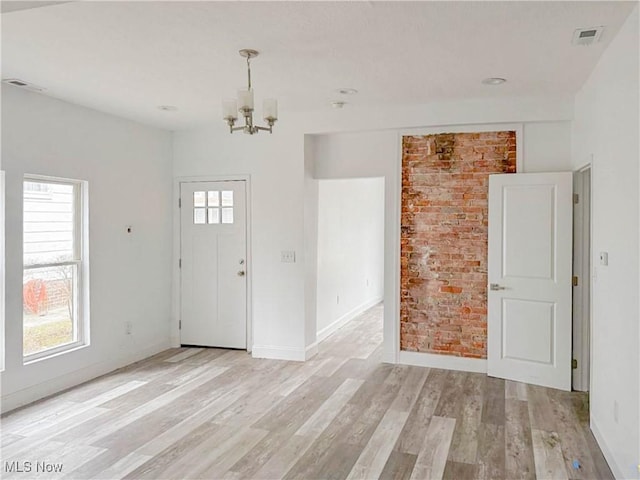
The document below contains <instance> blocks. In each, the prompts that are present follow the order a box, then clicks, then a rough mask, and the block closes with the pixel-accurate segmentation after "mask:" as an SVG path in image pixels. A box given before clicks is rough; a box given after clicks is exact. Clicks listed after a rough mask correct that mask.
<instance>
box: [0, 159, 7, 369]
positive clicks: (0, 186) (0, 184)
mask: <svg viewBox="0 0 640 480" xmlns="http://www.w3.org/2000/svg"><path fill="white" fill-rule="evenodd" d="M0 205H1V206H2V208H0V372H3V371H4V363H5V355H6V348H5V343H4V339H5V337H4V325H5V324H4V315H5V311H4V304H5V297H4V295H5V288H4V285H5V283H4V282H5V263H4V210H5V190H4V170H0Z"/></svg>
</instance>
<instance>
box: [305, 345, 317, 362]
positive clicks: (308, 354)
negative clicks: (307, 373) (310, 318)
mask: <svg viewBox="0 0 640 480" xmlns="http://www.w3.org/2000/svg"><path fill="white" fill-rule="evenodd" d="M317 354H318V342H313V343H312V344H311V345H309V346H307V348H305V350H304V359H305V360H309V359H310V358H312V357H314V356H316V355H317Z"/></svg>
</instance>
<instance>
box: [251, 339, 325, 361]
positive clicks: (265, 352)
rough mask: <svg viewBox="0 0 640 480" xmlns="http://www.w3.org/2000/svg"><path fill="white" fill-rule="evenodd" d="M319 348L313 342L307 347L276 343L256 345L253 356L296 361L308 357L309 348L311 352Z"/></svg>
mask: <svg viewBox="0 0 640 480" xmlns="http://www.w3.org/2000/svg"><path fill="white" fill-rule="evenodd" d="M314 345H315V348H316V349H317V344H316V343H313V344H311V345H309V346H308V347H307V348H296V347H279V346H276V345H254V346H253V350H252V352H251V355H252V356H253V358H268V359H271V360H290V361H294V362H304V361H305V360H306V359H307V358H306V357H307V350H309V353H312V352H313V349H314Z"/></svg>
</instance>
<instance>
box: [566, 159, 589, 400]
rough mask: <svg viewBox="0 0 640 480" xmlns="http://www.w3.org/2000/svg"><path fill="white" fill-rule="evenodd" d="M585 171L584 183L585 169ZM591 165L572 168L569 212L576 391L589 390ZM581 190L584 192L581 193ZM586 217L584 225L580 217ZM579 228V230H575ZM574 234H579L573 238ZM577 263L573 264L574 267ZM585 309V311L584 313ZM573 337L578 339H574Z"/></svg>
mask: <svg viewBox="0 0 640 480" xmlns="http://www.w3.org/2000/svg"><path fill="white" fill-rule="evenodd" d="M586 172H589V177H588V183H587V182H586V180H587V179H586V178H585V175H584V174H585V173H586ZM592 189H593V166H592V164H591V163H588V164H586V165H584V166H583V167H581V168H578V169H577V170H575V171H574V172H573V191H574V194H578V195H579V201H578V203H577V204H574V216H573V229H574V231H573V234H574V239H573V247H574V252H573V268H574V270H573V274H574V275H577V276H578V285H577V286H575V287H573V299H572V302H573V307H574V308H573V315H572V336H573V339H574V343H573V346H572V358H574V359H576V360H577V361H578V367H577V368H576V369H575V370H574V371H573V372H572V382H571V383H572V387H573V389H574V390H578V391H583V392H586V391H589V389H590V385H591V327H592V321H591V319H592V307H591V299H592V296H593V293H592V292H593V290H592V288H593V281H592V272H593V265H592V259H593V247H592V244H593V242H592V241H591V239H592V232H593V221H592V220H593V214H592V213H593V205H592V198H593V191H592ZM585 191H586V192H587V193H586V194H585ZM586 199H588V200H589V208H588V211H585V207H586V203H585V200H586ZM585 215H586V219H587V220H588V226H587V225H585V223H584V221H580V222H579V220H580V219H583V218H585ZM578 222H579V223H578ZM577 228H579V229H580V232H578V231H577ZM576 235H580V240H581V241H580V242H577V241H576V240H577V239H576ZM585 238H586V239H587V240H588V248H584V239H585ZM576 267H577V268H576ZM577 303H579V305H578V307H579V315H576V306H577V305H576V304H577ZM585 312H586V314H585ZM576 340H578V341H577V342H576Z"/></svg>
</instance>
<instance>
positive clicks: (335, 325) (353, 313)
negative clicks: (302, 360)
mask: <svg viewBox="0 0 640 480" xmlns="http://www.w3.org/2000/svg"><path fill="white" fill-rule="evenodd" d="M382 300H383V298H382V297H378V298H374V299H372V300H368V301H366V302H364V303H362V304H360V305H358V306H357V307H356V308H354V309H352V310H350V311H349V312H347V313H345V314H344V315H342V316H341V317H340V318H338V319H337V320H335V321H333V322H331V323H330V324H329V325H327V326H326V327H324V328H323V329H322V330H318V334H317V336H316V339H317V341H318V342H321V341H322V340H324V339H325V338H327V337H328V336H329V335H331V334H332V333H333V332H335V331H336V330H338V329H339V328H340V327H342V326H344V325H345V324H346V323H348V322H349V321H351V320H353V319H354V318H356V317H357V316H358V315H360V314H361V313H363V312H365V311H366V310H369V309H370V308H371V307H373V306H375V305H377V304H379V303H380V302H382Z"/></svg>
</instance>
